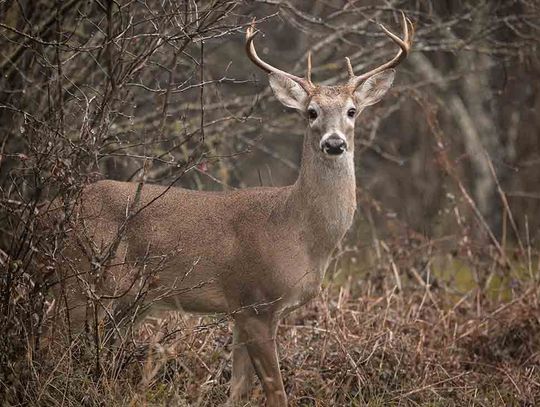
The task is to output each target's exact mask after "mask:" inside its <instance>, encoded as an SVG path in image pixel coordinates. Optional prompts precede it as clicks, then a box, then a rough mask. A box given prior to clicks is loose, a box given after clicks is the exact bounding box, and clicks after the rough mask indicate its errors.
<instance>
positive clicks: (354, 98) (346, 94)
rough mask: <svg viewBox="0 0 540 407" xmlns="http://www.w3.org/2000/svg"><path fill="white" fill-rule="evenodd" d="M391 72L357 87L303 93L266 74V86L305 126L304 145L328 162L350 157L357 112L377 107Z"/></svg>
mask: <svg viewBox="0 0 540 407" xmlns="http://www.w3.org/2000/svg"><path fill="white" fill-rule="evenodd" d="M393 79H394V71H393V70H387V71H384V72H381V73H379V74H376V75H374V76H372V77H371V78H369V79H368V80H366V81H365V82H363V83H362V84H360V85H359V86H357V87H351V86H350V85H343V86H316V87H314V89H313V91H312V92H307V91H306V90H305V89H304V88H302V87H301V86H300V85H298V84H297V83H296V82H294V81H293V80H291V79H289V78H287V77H286V76H283V75H279V74H275V73H272V74H270V85H271V86H272V89H273V90H274V93H275V95H276V97H277V98H278V99H279V101H280V102H281V103H283V104H284V105H285V106H288V107H292V108H295V109H297V110H299V111H300V112H301V113H302V114H303V115H304V116H305V117H306V121H307V125H308V130H309V131H308V135H307V137H308V138H309V139H308V142H309V143H308V144H309V146H310V147H311V148H313V149H315V150H316V152H317V153H319V154H321V155H322V156H323V157H325V158H328V159H339V158H340V157H344V156H348V155H352V153H353V150H354V123H355V120H356V118H357V117H358V115H359V114H360V112H361V111H362V110H363V109H364V108H365V107H366V106H369V105H373V104H375V103H377V102H378V101H379V100H380V99H381V98H382V97H383V95H384V94H385V93H386V91H387V90H388V89H389V88H390V86H391V85H392V81H393Z"/></svg>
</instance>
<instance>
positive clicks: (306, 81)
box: [246, 19, 314, 93]
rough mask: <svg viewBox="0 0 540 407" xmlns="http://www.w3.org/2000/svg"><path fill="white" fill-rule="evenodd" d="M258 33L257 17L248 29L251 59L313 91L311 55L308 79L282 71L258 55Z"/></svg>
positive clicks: (247, 35)
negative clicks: (256, 27)
mask: <svg viewBox="0 0 540 407" xmlns="http://www.w3.org/2000/svg"><path fill="white" fill-rule="evenodd" d="M257 34H259V31H257V30H255V19H253V22H252V23H251V26H249V27H248V29H247V30H246V52H247V55H248V57H249V59H251V61H252V62H253V63H254V64H255V65H257V66H258V67H259V68H261V69H262V70H263V71H265V72H267V73H269V74H271V73H275V74H280V75H284V76H286V77H287V78H289V79H292V80H293V81H295V82H296V83H298V84H299V85H300V86H302V88H304V90H305V91H306V92H308V93H311V92H312V91H313V90H314V85H313V84H312V83H311V55H310V56H309V57H308V58H309V60H308V77H307V79H305V78H300V77H298V76H295V75H291V74H290V73H288V72H285V71H282V70H281V69H278V68H276V67H274V66H272V65H270V64H269V63H267V62H265V61H263V60H262V59H261V58H259V56H258V55H257V51H255V45H253V39H254V38H255V37H256V36H257Z"/></svg>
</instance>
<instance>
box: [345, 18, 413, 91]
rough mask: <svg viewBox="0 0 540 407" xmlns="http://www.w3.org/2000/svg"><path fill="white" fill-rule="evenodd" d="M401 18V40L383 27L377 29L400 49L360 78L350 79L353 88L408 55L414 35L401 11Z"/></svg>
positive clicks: (391, 66)
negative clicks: (389, 58)
mask: <svg viewBox="0 0 540 407" xmlns="http://www.w3.org/2000/svg"><path fill="white" fill-rule="evenodd" d="M401 17H402V25H403V39H401V38H399V37H398V36H397V35H395V34H394V33H393V32H391V31H390V30H388V29H387V28H386V27H385V26H384V25H382V24H379V27H381V29H382V30H383V31H384V33H385V34H386V35H388V36H389V37H390V39H391V40H392V41H394V42H395V43H396V44H397V45H399V48H400V49H399V51H398V53H397V54H396V55H395V56H394V58H392V59H391V60H390V61H388V62H386V63H384V64H382V65H380V66H378V67H377V68H375V69H372V70H371V71H369V72H366V73H364V74H362V75H360V76H354V77H352V78H351V79H350V84H351V85H352V86H353V87H357V86H358V85H359V84H360V83H362V82H363V81H365V80H366V79H368V78H369V77H370V76H373V75H375V74H377V73H379V72H382V71H385V70H387V69H390V68H394V67H396V66H398V65H399V64H400V63H401V62H402V61H403V60H404V59H405V58H407V56H408V55H409V54H410V52H411V47H412V37H413V35H414V25H413V23H412V21H411V20H410V19H409V18H408V17H406V16H405V13H403V11H402V12H401ZM350 73H351V69H349V75H350Z"/></svg>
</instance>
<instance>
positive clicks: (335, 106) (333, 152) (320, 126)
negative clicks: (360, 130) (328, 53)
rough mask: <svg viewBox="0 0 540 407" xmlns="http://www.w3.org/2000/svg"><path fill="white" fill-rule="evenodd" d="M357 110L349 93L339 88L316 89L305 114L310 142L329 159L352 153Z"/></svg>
mask: <svg viewBox="0 0 540 407" xmlns="http://www.w3.org/2000/svg"><path fill="white" fill-rule="evenodd" d="M357 112H358V109H357V106H356V103H355V100H354V97H353V95H352V94H351V92H348V91H347V90H346V89H342V88H341V87H321V88H318V92H317V93H316V94H314V95H313V96H312V97H311V98H310V99H309V101H308V103H307V107H306V108H305V113H304V114H305V117H306V120H307V125H308V128H309V135H308V137H309V138H310V140H309V141H310V145H311V146H312V147H313V148H315V149H316V150H318V151H320V153H321V154H323V155H324V156H327V157H328V158H338V157H340V156H343V155H344V154H346V153H352V151H353V147H354V122H355V120H356V117H357Z"/></svg>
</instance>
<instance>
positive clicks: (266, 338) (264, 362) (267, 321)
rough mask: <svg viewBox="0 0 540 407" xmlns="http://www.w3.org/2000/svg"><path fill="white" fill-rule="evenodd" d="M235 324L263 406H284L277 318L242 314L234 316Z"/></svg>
mask: <svg viewBox="0 0 540 407" xmlns="http://www.w3.org/2000/svg"><path fill="white" fill-rule="evenodd" d="M236 326H237V329H238V330H239V331H240V333H241V336H242V338H245V346H246V348H247V351H248V354H249V357H250V358H251V362H252V363H253V367H254V368H255V372H256V373H257V376H259V379H260V380H261V383H262V385H263V389H264V393H265V394H266V400H267V402H266V404H267V406H269V407H283V406H286V405H287V396H286V395H285V388H284V387H283V379H282V378H281V372H280V370H279V361H278V356H277V348H276V332H277V319H276V318H275V317H274V316H273V315H264V314H262V315H261V314H258V315H255V314H250V315H242V316H238V317H237V318H236Z"/></svg>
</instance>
